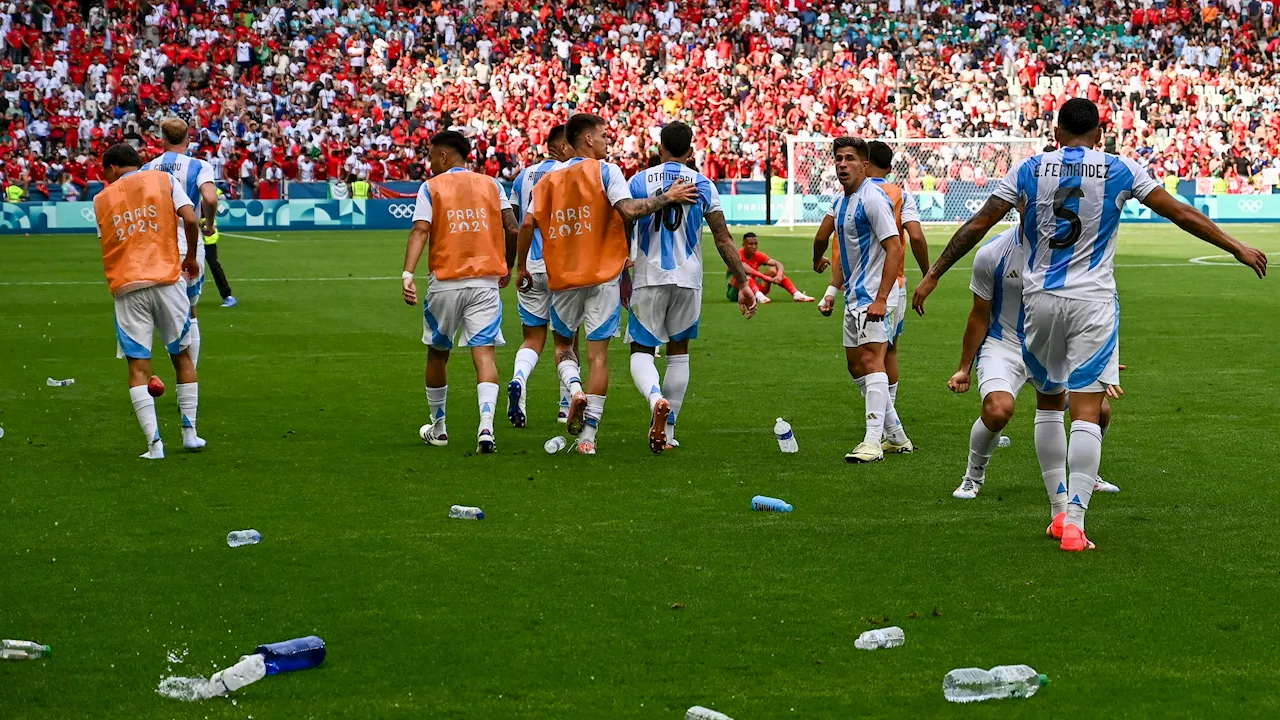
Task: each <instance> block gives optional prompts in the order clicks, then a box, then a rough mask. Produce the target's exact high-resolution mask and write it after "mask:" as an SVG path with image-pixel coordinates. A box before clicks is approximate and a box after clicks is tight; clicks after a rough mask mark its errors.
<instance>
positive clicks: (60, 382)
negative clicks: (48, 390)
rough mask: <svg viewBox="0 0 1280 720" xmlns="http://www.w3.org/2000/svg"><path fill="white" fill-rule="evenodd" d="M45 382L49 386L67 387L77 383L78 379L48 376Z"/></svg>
mask: <svg viewBox="0 0 1280 720" xmlns="http://www.w3.org/2000/svg"><path fill="white" fill-rule="evenodd" d="M44 384H45V385H48V386H49V387H66V386H68V385H75V384H76V379H75V378H67V379H66V380H54V379H53V378H46V379H45V381H44Z"/></svg>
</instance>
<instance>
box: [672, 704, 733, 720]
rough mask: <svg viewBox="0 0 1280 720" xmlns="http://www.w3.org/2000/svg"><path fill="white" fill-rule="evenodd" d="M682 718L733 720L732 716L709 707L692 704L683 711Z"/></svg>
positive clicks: (688, 719) (685, 719)
mask: <svg viewBox="0 0 1280 720" xmlns="http://www.w3.org/2000/svg"><path fill="white" fill-rule="evenodd" d="M684 720H733V718H731V717H729V716H728V715H725V714H724V713H722V712H716V711H715V710H712V709H711V708H705V707H702V706H701V705H694V706H693V707H691V708H689V709H688V710H686V711H685V713H684Z"/></svg>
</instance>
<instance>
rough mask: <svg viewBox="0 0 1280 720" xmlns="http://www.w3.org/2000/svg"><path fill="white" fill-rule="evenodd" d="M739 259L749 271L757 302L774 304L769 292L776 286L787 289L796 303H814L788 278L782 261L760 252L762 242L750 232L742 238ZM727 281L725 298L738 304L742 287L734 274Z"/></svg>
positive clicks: (729, 275) (752, 289)
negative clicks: (739, 289) (739, 291)
mask: <svg viewBox="0 0 1280 720" xmlns="http://www.w3.org/2000/svg"><path fill="white" fill-rule="evenodd" d="M738 258H739V259H740V260H741V261H742V265H743V267H744V268H745V269H746V271H747V286H748V287H749V288H750V289H751V292H752V293H754V294H755V296H756V302H758V303H768V302H773V301H772V300H770V299H769V291H770V290H771V289H773V286H774V285H781V286H782V287H784V288H786V291H787V292H789V293H791V299H792V300H795V301H796V302H813V298H811V297H809V296H808V295H805V294H804V293H802V292H800V290H799V289H797V288H796V284H795V283H793V282H791V278H789V277H787V275H786V268H785V267H783V266H782V261H781V260H775V259H773V258H771V257H769V256H768V255H765V254H764V253H762V252H760V240H759V239H758V238H756V234H755V233H753V232H749V233H747V234H745V235H743V236H742V250H740V251H739V252H738ZM727 280H728V287H727V288H726V289H725V297H727V298H728V299H729V300H730V301H731V302H738V288H740V287H741V286H742V285H741V283H740V282H739V281H738V280H737V278H735V277H734V276H733V273H732V272H730V273H729V274H728V277H727Z"/></svg>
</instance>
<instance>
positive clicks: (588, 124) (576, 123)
mask: <svg viewBox="0 0 1280 720" xmlns="http://www.w3.org/2000/svg"><path fill="white" fill-rule="evenodd" d="M601 125H604V118H602V117H600V116H599V115H592V114H591V113H578V114H576V115H574V116H573V117H571V118H569V122H567V123H565V125H564V139H565V141H566V142H568V143H569V144H570V145H572V146H573V147H577V146H578V139H579V138H581V137H582V136H583V135H585V134H586V133H587V131H589V130H595V129H596V128H598V127H600V126H601Z"/></svg>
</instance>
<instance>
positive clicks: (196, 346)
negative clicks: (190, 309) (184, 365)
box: [187, 318, 200, 365]
mask: <svg viewBox="0 0 1280 720" xmlns="http://www.w3.org/2000/svg"><path fill="white" fill-rule="evenodd" d="M187 336H188V337H190V338H191V344H190V345H188V346H187V353H189V354H190V355H191V364H192V365H199V364H200V319H199V318H191V328H190V329H188V330H187Z"/></svg>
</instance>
